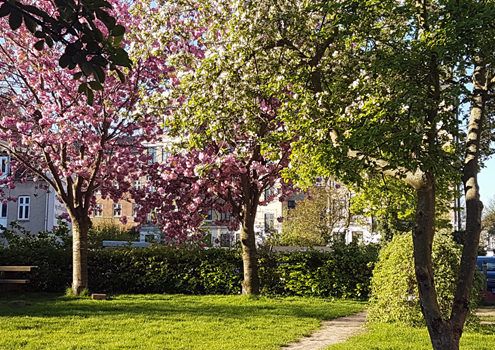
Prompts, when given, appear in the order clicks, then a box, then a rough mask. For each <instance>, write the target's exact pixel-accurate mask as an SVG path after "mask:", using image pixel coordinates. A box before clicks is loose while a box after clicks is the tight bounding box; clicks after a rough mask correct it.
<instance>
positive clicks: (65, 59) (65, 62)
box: [58, 53, 72, 68]
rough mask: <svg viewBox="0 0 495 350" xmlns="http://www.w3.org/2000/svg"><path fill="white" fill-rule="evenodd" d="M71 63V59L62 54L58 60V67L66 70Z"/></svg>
mask: <svg viewBox="0 0 495 350" xmlns="http://www.w3.org/2000/svg"><path fill="white" fill-rule="evenodd" d="M71 63H72V57H71V56H69V55H68V54H66V53H64V54H63V55H62V56H60V58H59V59H58V65H59V66H60V67H62V68H66V67H68V66H69V64H71Z"/></svg>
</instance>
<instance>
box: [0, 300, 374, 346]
mask: <svg viewBox="0 0 495 350" xmlns="http://www.w3.org/2000/svg"><path fill="white" fill-rule="evenodd" d="M364 306H365V305H364V304H363V303H360V302H354V301H325V300H322V299H309V298H274V299H270V298H259V299H251V298H247V297H243V296H185V295H124V296H118V297H115V298H113V299H112V300H107V301H93V300H89V299H71V298H65V297H56V296H37V297H34V296H10V297H5V296H3V297H0V349H64V350H66V349H160V350H163V349H174V350H175V349H201V350H210V349H211V350H214V349H221V350H224V349H225V350H227V349H232V350H249V349H253V350H254V349H257V350H262V349H280V346H282V345H284V344H287V343H289V342H291V341H294V340H296V339H298V338H300V337H302V336H304V335H307V334H309V333H311V331H313V330H315V329H316V328H318V327H319V325H320V322H321V320H326V319H331V318H335V317H339V316H344V315H348V314H351V313H355V312H358V311H360V310H362V309H363V308H364Z"/></svg>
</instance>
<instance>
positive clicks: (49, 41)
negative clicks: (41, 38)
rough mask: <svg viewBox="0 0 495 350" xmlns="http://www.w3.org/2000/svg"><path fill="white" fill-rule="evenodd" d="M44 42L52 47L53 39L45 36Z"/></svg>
mask: <svg viewBox="0 0 495 350" xmlns="http://www.w3.org/2000/svg"><path fill="white" fill-rule="evenodd" d="M45 42H46V44H47V45H48V47H53V40H52V38H50V37H49V36H47V37H46V38H45Z"/></svg>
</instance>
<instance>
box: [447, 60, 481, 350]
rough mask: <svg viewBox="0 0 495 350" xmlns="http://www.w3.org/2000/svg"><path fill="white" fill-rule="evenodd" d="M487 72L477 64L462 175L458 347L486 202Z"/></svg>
mask: <svg viewBox="0 0 495 350" xmlns="http://www.w3.org/2000/svg"><path fill="white" fill-rule="evenodd" d="M487 73H488V72H487V69H486V66H485V65H483V64H479V65H477V66H476V67H475V69H474V73H473V87H474V90H473V91H474V96H473V100H472V107H471V112H470V115H469V123H468V135H467V141H466V156H465V159H464V169H463V178H462V181H463V184H464V194H465V198H466V233H465V237H464V244H463V249H462V260H461V266H460V270H459V276H458V278H457V289H456V292H455V296H454V303H453V305H452V314H451V323H452V328H453V333H454V340H455V344H456V347H455V349H458V348H459V341H460V338H461V336H462V330H463V328H464V323H465V321H466V317H467V314H468V312H469V298H470V291H471V289H472V286H473V280H474V273H475V270H476V256H477V255H478V246H479V241H480V234H481V214H482V211H483V203H482V202H481V200H480V193H479V186H478V172H479V158H480V142H481V134H482V131H483V124H484V119H485V107H486V103H487V100H488V90H489V80H488V79H487Z"/></svg>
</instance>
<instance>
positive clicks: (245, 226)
mask: <svg viewBox="0 0 495 350" xmlns="http://www.w3.org/2000/svg"><path fill="white" fill-rule="evenodd" d="M255 216H256V208H246V210H245V214H244V218H243V221H242V226H241V245H242V263H243V270H244V280H243V281H242V294H248V295H251V294H255V295H256V294H259V293H260V279H259V275H258V254H257V252H256V236H255V233H254V219H255Z"/></svg>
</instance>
